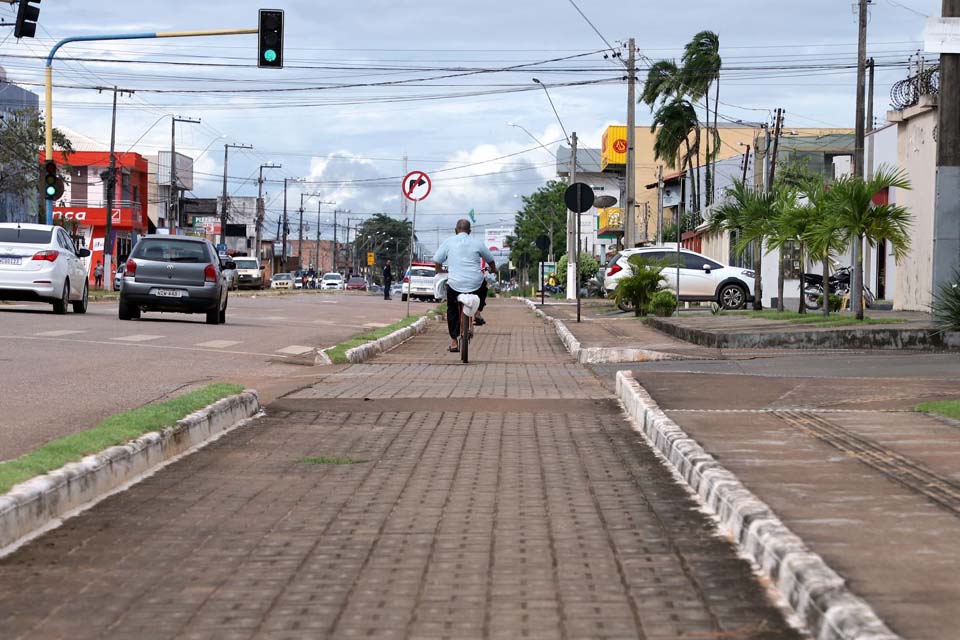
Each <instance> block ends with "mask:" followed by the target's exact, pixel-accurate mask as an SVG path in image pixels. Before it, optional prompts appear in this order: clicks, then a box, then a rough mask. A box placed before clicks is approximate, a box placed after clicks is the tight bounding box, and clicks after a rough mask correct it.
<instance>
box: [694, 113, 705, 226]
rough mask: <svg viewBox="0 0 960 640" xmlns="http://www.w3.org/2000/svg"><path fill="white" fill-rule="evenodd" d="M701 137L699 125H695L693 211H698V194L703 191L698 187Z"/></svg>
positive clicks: (699, 183)
mask: <svg viewBox="0 0 960 640" xmlns="http://www.w3.org/2000/svg"><path fill="white" fill-rule="evenodd" d="M702 139H703V138H702V137H701V135H700V126H699V125H697V148H696V150H695V153H694V156H693V157H694V161H695V162H696V163H697V164H696V166H697V198H696V199H695V200H694V201H693V210H694V211H700V194H701V193H703V191H702V190H701V189H700V185H701V182H700V141H701V140H702Z"/></svg>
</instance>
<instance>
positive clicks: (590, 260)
mask: <svg viewBox="0 0 960 640" xmlns="http://www.w3.org/2000/svg"><path fill="white" fill-rule="evenodd" d="M599 270H600V263H599V262H597V259H596V258H594V257H593V256H592V255H590V254H589V253H583V252H581V253H580V286H581V287H584V286H586V284H587V282H589V281H590V279H592V278H595V277H596V276H597V272H598V271H599ZM557 277H558V278H559V279H560V284H562V285H563V286H567V256H563V257H562V258H560V260H558V261H557Z"/></svg>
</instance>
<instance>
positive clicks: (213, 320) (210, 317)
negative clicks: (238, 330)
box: [207, 309, 220, 324]
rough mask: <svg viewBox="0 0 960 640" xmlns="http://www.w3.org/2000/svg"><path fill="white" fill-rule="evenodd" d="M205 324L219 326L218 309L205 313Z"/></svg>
mask: <svg viewBox="0 0 960 640" xmlns="http://www.w3.org/2000/svg"><path fill="white" fill-rule="evenodd" d="M207 324H220V309H214V310H212V311H207Z"/></svg>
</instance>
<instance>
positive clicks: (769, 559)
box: [617, 371, 900, 640]
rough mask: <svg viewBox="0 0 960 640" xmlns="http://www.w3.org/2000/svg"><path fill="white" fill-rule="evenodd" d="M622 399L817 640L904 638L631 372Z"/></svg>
mask: <svg viewBox="0 0 960 640" xmlns="http://www.w3.org/2000/svg"><path fill="white" fill-rule="evenodd" d="M617 395H618V396H619V398H620V400H621V402H622V403H623V405H624V407H625V409H626V411H627V413H628V414H629V416H630V418H631V420H632V422H633V426H634V429H635V430H636V431H638V432H639V433H641V434H642V435H643V436H644V438H645V439H646V440H647V442H648V443H649V444H650V445H651V446H653V448H654V449H656V450H657V451H659V452H660V453H661V454H662V455H663V456H664V457H665V458H666V459H667V460H668V461H669V462H670V465H671V466H672V467H673V469H674V471H675V472H676V474H677V475H679V476H680V477H681V478H682V479H683V481H684V482H685V483H686V484H687V485H688V486H689V487H690V489H692V490H693V492H694V493H695V494H696V495H697V497H698V499H699V500H700V502H701V503H702V504H703V505H704V506H705V507H706V509H708V510H709V511H710V512H711V513H712V514H713V515H714V516H715V517H716V518H717V519H718V521H719V526H720V528H721V530H723V531H724V532H725V533H726V534H728V535H730V536H731V537H732V538H733V540H734V541H735V542H736V544H737V547H738V548H739V550H740V551H741V552H742V553H743V554H745V555H746V556H747V557H748V558H750V560H752V561H753V562H754V563H755V564H756V566H757V567H759V568H760V570H761V572H762V574H763V575H764V576H765V577H767V578H768V579H769V580H770V581H771V582H772V584H773V585H775V586H776V588H777V589H778V590H779V591H780V593H781V594H783V596H784V598H785V599H786V601H787V602H788V603H789V604H790V606H791V607H792V608H793V610H794V611H796V613H797V615H798V616H799V618H800V619H801V621H802V622H803V624H804V625H806V626H807V628H808V629H810V630H811V632H812V634H811V635H813V637H815V638H817V639H818V640H900V637H899V636H897V635H896V634H894V633H893V632H892V631H890V629H889V628H888V627H887V626H886V625H885V624H884V622H883V621H882V620H881V619H880V618H879V617H878V616H877V614H876V613H875V612H874V611H873V609H872V608H871V607H870V605H868V604H867V603H866V602H865V601H863V600H862V599H860V598H859V597H857V596H856V595H854V594H853V593H851V592H850V591H849V590H848V589H847V587H846V582H845V580H844V579H843V578H842V577H841V576H840V575H838V574H837V573H836V572H835V571H834V570H833V569H831V568H830V567H829V566H828V565H827V564H826V562H824V560H823V558H821V557H820V556H819V555H817V554H815V553H813V552H812V551H810V550H809V549H808V548H807V547H806V545H804V543H803V540H801V539H800V538H799V537H797V535H796V534H794V533H793V532H792V531H790V530H789V529H788V528H787V527H786V526H785V525H784V524H783V523H782V522H781V521H780V519H779V518H778V517H777V516H776V514H774V512H773V510H772V509H770V507H769V506H767V504H765V503H764V502H763V501H761V500H760V499H759V498H757V497H756V496H755V495H754V494H753V493H751V492H750V491H749V490H748V489H747V488H746V487H745V486H744V485H743V484H742V483H741V482H740V480H738V479H737V477H736V476H735V475H734V474H733V473H731V472H730V471H728V470H727V469H725V468H724V467H723V466H721V465H720V463H718V462H717V461H716V460H715V459H714V458H713V456H711V455H710V454H708V453H707V452H706V451H704V449H703V448H702V447H701V446H700V445H699V444H698V443H697V441H696V440H694V439H692V438H691V437H690V436H688V435H687V434H686V433H685V432H684V431H683V430H682V429H681V428H680V427H679V426H677V424H676V423H675V422H673V420H671V419H670V418H668V417H667V415H666V414H665V413H664V412H663V411H662V410H661V409H660V407H659V406H658V405H657V403H656V402H654V400H653V398H651V397H650V395H649V394H648V393H647V392H646V390H645V389H644V388H643V387H641V386H640V384H638V383H637V381H636V380H635V379H634V377H633V374H632V373H631V372H629V371H621V372H619V373H617Z"/></svg>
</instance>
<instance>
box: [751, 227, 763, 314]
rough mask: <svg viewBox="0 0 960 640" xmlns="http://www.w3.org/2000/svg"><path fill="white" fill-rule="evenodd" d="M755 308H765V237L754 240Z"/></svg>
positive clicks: (757, 309)
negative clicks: (763, 269) (763, 272)
mask: <svg viewBox="0 0 960 640" xmlns="http://www.w3.org/2000/svg"><path fill="white" fill-rule="evenodd" d="M753 267H754V268H753V274H754V275H753V310H754V311H762V310H763V274H762V272H761V269H762V268H763V239H760V240H756V241H755V242H754V253H753Z"/></svg>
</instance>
